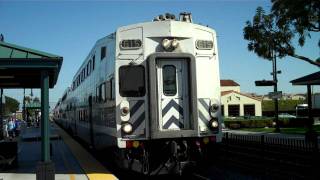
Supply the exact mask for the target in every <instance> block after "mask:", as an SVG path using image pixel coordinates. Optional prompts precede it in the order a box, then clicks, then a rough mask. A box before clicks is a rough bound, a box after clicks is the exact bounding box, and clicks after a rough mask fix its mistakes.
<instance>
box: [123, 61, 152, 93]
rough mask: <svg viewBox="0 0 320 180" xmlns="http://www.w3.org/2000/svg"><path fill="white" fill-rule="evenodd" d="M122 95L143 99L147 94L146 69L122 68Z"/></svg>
mask: <svg viewBox="0 0 320 180" xmlns="http://www.w3.org/2000/svg"><path fill="white" fill-rule="evenodd" d="M119 79H120V82H119V88H120V95H121V96H123V97H141V96H144V95H145V93H146V87H145V77H144V67H143V66H122V67H120V69H119Z"/></svg>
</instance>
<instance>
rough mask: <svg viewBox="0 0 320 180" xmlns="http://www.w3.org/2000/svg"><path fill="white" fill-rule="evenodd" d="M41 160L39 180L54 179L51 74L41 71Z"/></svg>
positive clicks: (38, 173)
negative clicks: (51, 156)
mask: <svg viewBox="0 0 320 180" xmlns="http://www.w3.org/2000/svg"><path fill="white" fill-rule="evenodd" d="M41 137H42V138H41V162H39V164H38V168H37V180H54V178H55V170H54V164H53V162H51V161H50V122H49V75H48V72H47V71H41Z"/></svg>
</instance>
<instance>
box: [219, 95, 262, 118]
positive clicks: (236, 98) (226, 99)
mask: <svg viewBox="0 0 320 180" xmlns="http://www.w3.org/2000/svg"><path fill="white" fill-rule="evenodd" d="M221 103H222V105H223V108H224V116H226V117H228V116H229V114H228V110H229V109H228V105H236V104H239V105H240V116H244V105H255V116H262V107H261V101H258V100H255V99H252V98H249V97H247V96H243V95H241V94H237V93H229V94H226V95H224V96H221Z"/></svg>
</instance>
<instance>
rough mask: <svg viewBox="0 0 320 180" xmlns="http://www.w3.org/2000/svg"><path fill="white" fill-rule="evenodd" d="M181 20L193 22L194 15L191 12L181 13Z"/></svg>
mask: <svg viewBox="0 0 320 180" xmlns="http://www.w3.org/2000/svg"><path fill="white" fill-rule="evenodd" d="M179 20H180V21H183V22H189V23H192V15H191V13H189V12H182V13H180V18H179Z"/></svg>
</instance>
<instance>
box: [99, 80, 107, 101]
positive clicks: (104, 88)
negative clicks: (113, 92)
mask: <svg viewBox="0 0 320 180" xmlns="http://www.w3.org/2000/svg"><path fill="white" fill-rule="evenodd" d="M100 89H101V101H102V102H105V101H106V83H102V84H101V85H100Z"/></svg>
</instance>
